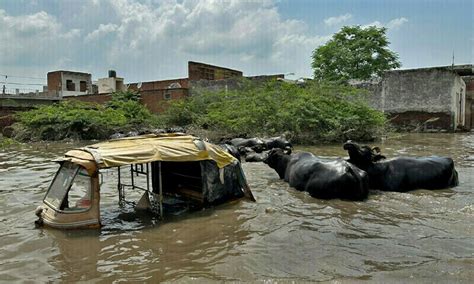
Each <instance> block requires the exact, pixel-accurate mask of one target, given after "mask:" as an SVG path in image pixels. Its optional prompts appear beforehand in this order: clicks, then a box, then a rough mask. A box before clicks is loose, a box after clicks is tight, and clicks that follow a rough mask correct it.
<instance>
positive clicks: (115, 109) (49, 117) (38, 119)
mask: <svg viewBox="0 0 474 284" xmlns="http://www.w3.org/2000/svg"><path fill="white" fill-rule="evenodd" d="M138 100H139V97H138V96H137V94H135V93H133V92H120V93H114V94H112V99H111V101H109V102H108V103H107V104H106V105H98V104H90V103H83V102H78V101H73V100H66V101H62V102H61V103H59V104H54V105H47V106H40V107H38V108H36V109H34V110H31V111H27V112H21V113H18V114H17V117H16V119H17V120H18V123H16V124H15V125H14V129H15V137H16V138H17V139H19V140H38V139H39V140H62V139H66V138H71V139H104V138H108V137H109V136H110V135H111V134H112V133H114V132H116V131H118V130H122V131H124V130H132V129H136V128H143V127H152V126H155V125H156V124H157V120H156V118H155V117H154V116H153V115H152V114H151V113H150V112H149V111H148V109H146V108H145V106H143V105H142V104H140V103H139V101H138Z"/></svg>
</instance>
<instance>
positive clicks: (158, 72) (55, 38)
mask: <svg viewBox="0 0 474 284" xmlns="http://www.w3.org/2000/svg"><path fill="white" fill-rule="evenodd" d="M82 3H84V4H83V6H81V7H78V9H74V10H71V11H75V12H74V13H72V14H71V15H69V16H68V17H67V18H66V19H64V18H61V17H60V18H57V17H55V16H53V15H50V14H48V13H46V12H38V13H35V14H31V15H20V16H10V15H8V14H7V13H6V12H5V11H3V10H0V25H1V26H6V27H7V28H8V29H1V30H0V40H1V42H2V43H3V42H9V43H11V44H10V45H9V46H8V45H7V46H5V45H3V44H2V45H0V52H1V54H2V58H0V63H4V62H3V61H4V59H3V57H4V56H3V55H4V54H6V55H7V56H5V57H8V58H9V59H8V60H9V64H11V65H15V64H16V65H18V64H20V62H24V64H30V65H32V64H37V65H38V66H50V67H43V68H48V69H51V68H52V67H51V66H54V68H69V69H73V70H81V71H87V72H91V73H93V76H94V77H96V76H99V77H100V76H101V75H100V74H102V73H103V72H104V70H107V69H109V68H113V69H116V70H117V71H118V72H119V73H120V74H122V76H125V79H126V80H131V81H134V80H157V79H164V78H170V77H171V78H172V77H176V76H186V62H187V61H188V60H194V61H204V62H208V63H210V64H217V65H223V66H227V67H230V68H235V69H240V70H243V71H244V73H245V74H248V75H253V74H265V73H267V74H268V73H280V72H281V73H288V72H294V73H296V74H297V75H299V76H310V74H311V67H310V64H311V52H312V50H313V49H314V48H316V47H317V46H318V45H320V44H322V43H324V42H325V41H327V40H328V39H329V36H321V35H316V34H314V32H311V31H310V30H309V28H308V27H307V26H306V24H305V23H304V22H302V21H298V20H293V19H284V18H282V17H281V15H280V13H279V11H278V9H277V6H276V4H275V3H274V2H273V1H237V0H229V1H212V0H184V1H177V0H160V1H154V0H149V1H138V0H109V1H95V0H90V1H86V2H82ZM343 16H344V15H343ZM85 17H87V18H88V19H90V20H87V21H85V20H84V18H85ZM59 19H61V21H62V22H60V20H59ZM26 33H28V35H29V36H24V35H23V34H26ZM19 46H20V47H24V48H23V50H21V49H22V48H18V47H19Z"/></svg>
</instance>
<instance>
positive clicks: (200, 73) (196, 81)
mask: <svg viewBox="0 0 474 284" xmlns="http://www.w3.org/2000/svg"><path fill="white" fill-rule="evenodd" d="M57 72H63V73H62V76H63V77H64V76H65V75H64V74H69V73H78V72H69V71H57ZM50 73H51V72H50ZM83 74H85V73H83ZM87 75H89V76H90V74H87ZM48 76H49V74H48ZM284 77H285V76H284V75H283V74H277V75H260V76H253V77H247V78H248V79H250V80H253V81H266V80H273V79H274V80H276V79H282V78H283V79H284ZM48 78H49V77H48ZM58 78H59V77H58ZM68 78H69V77H68ZM236 78H237V79H238V78H243V73H242V71H239V70H234V69H229V68H226V67H220V66H215V65H210V64H205V63H200V62H193V61H189V62H188V77H186V78H178V79H170V80H156V81H148V82H135V83H130V84H126V85H125V84H124V83H123V81H124V80H123V78H118V77H117V76H116V73H115V71H113V70H111V71H109V77H108V78H103V79H99V80H98V81H97V87H98V91H97V92H92V91H91V92H89V93H84V94H82V93H81V95H80V96H79V95H69V93H68V96H66V99H71V100H80V101H84V102H95V103H99V104H103V103H106V102H107V101H109V100H110V99H111V96H110V93H112V92H115V91H123V90H132V91H137V92H139V93H140V101H141V103H142V104H144V105H145V106H146V107H147V108H148V109H149V110H150V111H151V112H153V113H160V112H163V111H164V110H166V108H167V107H168V105H169V104H168V102H169V101H172V100H178V99H182V98H185V97H188V96H190V95H193V90H194V89H196V88H199V89H209V90H221V89H226V90H227V89H228V88H229V89H233V88H234V87H235V86H237V85H238V84H237V83H236V82H237V81H238V80H235V79H236ZM63 81H64V80H59V81H58V82H63ZM48 82H49V80H48ZM74 83H75V82H74ZM54 84H58V83H57V82H55V83H54ZM54 84H53V86H55V85H54ZM94 86H95V85H93V86H92V87H94ZM91 90H92V89H91Z"/></svg>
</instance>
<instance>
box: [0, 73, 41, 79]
mask: <svg viewBox="0 0 474 284" xmlns="http://www.w3.org/2000/svg"><path fill="white" fill-rule="evenodd" d="M0 76H1V77H10V78H22V79H38V80H44V78H39V77H27V76H16V75H8V74H0Z"/></svg>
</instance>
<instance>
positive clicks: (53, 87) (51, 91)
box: [47, 70, 92, 97]
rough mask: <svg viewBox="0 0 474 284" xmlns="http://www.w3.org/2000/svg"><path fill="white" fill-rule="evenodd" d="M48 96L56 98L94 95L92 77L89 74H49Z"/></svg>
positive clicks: (65, 72) (66, 72) (53, 72)
mask: <svg viewBox="0 0 474 284" xmlns="http://www.w3.org/2000/svg"><path fill="white" fill-rule="evenodd" d="M47 77H48V95H49V96H55V97H68V96H81V95H86V94H92V76H91V74H89V73H83V72H75V71H66V70H58V71H51V72H48V76H47Z"/></svg>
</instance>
